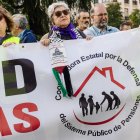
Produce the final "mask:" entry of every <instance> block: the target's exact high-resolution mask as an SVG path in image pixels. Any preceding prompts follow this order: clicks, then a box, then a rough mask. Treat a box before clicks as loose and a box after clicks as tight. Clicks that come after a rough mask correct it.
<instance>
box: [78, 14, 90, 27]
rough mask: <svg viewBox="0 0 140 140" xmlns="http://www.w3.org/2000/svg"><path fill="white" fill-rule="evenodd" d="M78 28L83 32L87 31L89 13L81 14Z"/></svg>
mask: <svg viewBox="0 0 140 140" xmlns="http://www.w3.org/2000/svg"><path fill="white" fill-rule="evenodd" d="M77 22H78V26H79V28H80V29H81V30H85V29H86V28H87V27H88V26H89V13H88V12H81V13H80V18H79V19H78V21H77Z"/></svg>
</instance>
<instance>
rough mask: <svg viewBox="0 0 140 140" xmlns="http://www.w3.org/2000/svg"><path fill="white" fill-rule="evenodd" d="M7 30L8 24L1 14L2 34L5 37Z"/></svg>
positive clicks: (0, 29) (0, 30)
mask: <svg viewBox="0 0 140 140" xmlns="http://www.w3.org/2000/svg"><path fill="white" fill-rule="evenodd" d="M6 28H7V23H6V20H5V18H4V17H3V15H2V14H1V13H0V34H1V35H5V34H6Z"/></svg>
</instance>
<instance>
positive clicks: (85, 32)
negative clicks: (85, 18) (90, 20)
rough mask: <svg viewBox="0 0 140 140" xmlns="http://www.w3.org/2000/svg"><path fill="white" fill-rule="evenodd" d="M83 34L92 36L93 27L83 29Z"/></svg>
mask: <svg viewBox="0 0 140 140" xmlns="http://www.w3.org/2000/svg"><path fill="white" fill-rule="evenodd" d="M83 32H84V34H85V35H89V36H94V32H95V31H94V29H93V26H91V27H89V28H87V29H85V30H84V31H83Z"/></svg>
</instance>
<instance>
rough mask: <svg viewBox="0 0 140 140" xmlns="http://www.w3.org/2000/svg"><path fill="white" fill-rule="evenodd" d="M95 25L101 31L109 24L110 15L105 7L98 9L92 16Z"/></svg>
mask: <svg viewBox="0 0 140 140" xmlns="http://www.w3.org/2000/svg"><path fill="white" fill-rule="evenodd" d="M92 18H93V22H94V25H95V26H96V27H98V28H99V29H103V28H105V27H106V26H107V24H108V13H107V11H106V8H105V7H104V6H100V7H96V8H95V9H94V14H93V15H92Z"/></svg>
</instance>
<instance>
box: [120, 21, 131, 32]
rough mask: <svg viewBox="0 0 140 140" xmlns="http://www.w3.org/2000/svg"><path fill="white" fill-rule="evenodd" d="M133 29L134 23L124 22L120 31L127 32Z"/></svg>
mask: <svg viewBox="0 0 140 140" xmlns="http://www.w3.org/2000/svg"><path fill="white" fill-rule="evenodd" d="M131 28H132V23H131V22H130V21H124V22H123V23H122V24H121V25H120V30H121V31H126V30H130V29H131Z"/></svg>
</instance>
